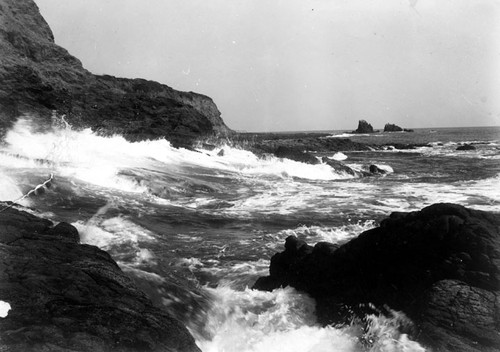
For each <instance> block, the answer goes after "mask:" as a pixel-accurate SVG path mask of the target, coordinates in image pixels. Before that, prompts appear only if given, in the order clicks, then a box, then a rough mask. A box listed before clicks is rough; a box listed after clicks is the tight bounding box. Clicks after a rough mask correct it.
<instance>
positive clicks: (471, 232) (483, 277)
mask: <svg viewBox="0 0 500 352" xmlns="http://www.w3.org/2000/svg"><path fill="white" fill-rule="evenodd" d="M287 285H290V286H293V287H295V288H297V289H299V290H302V291H305V292H308V293H309V294H310V295H312V296H313V297H314V298H315V299H316V301H317V313H318V318H319V319H320V320H321V321H322V322H323V323H325V324H330V323H342V322H345V321H346V319H350V318H351V317H352V312H355V314H356V315H358V316H363V315H364V314H365V313H366V310H365V308H363V307H369V305H363V304H368V303H371V304H374V305H375V306H376V307H379V308H380V309H383V307H384V306H388V307H390V308H392V309H396V310H400V311H403V312H405V313H406V314H407V315H408V316H409V317H410V318H411V319H412V320H413V321H414V323H415V325H416V328H415V330H413V331H412V337H413V338H415V339H417V340H418V341H419V342H421V343H423V344H424V345H426V346H430V347H432V348H434V350H436V351H450V352H451V351H454V352H455V351H463V352H465V351H491V352H493V351H498V350H499V348H500V334H499V331H500V215H499V214H492V213H487V212H482V211H477V210H471V209H467V208H464V207H462V206H459V205H454V204H435V205H432V206H429V207H427V208H424V209H422V210H421V211H418V212H411V213H392V214H391V216H390V217H389V218H387V219H385V220H383V221H382V222H381V224H380V226H379V227H377V228H374V229H372V230H368V231H365V232H363V233H362V234H360V235H359V236H358V237H357V238H355V239H353V240H351V241H349V242H348V243H346V244H344V245H341V246H339V245H336V244H330V243H326V242H320V243H318V244H316V245H315V246H314V247H312V246H309V245H307V244H306V243H305V242H303V241H300V240H298V239H297V238H296V237H293V236H290V237H289V238H287V240H286V243H285V251H284V252H281V253H278V254H276V255H274V256H273V257H272V259H271V266H270V275H269V276H267V277H263V278H260V279H259V280H258V281H257V282H256V284H255V286H254V287H255V288H258V289H264V290H271V289H274V288H277V287H280V286H287Z"/></svg>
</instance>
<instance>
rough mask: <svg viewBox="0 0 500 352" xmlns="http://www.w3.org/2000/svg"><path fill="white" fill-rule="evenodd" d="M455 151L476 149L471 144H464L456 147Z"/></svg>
mask: <svg viewBox="0 0 500 352" xmlns="http://www.w3.org/2000/svg"><path fill="white" fill-rule="evenodd" d="M456 150H476V147H474V146H473V145H472V144H464V145H461V146H458V147H457V149H456Z"/></svg>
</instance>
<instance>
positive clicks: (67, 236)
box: [0, 208, 199, 352]
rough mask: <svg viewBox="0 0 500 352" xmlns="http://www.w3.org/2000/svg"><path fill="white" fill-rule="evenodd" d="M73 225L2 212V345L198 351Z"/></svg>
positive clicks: (42, 348) (35, 348)
mask: <svg viewBox="0 0 500 352" xmlns="http://www.w3.org/2000/svg"><path fill="white" fill-rule="evenodd" d="M78 237H79V236H78V232H77V230H76V229H75V228H74V227H73V226H72V225H70V224H67V223H59V224H58V225H56V226H53V224H52V222H50V221H48V220H44V219H40V218H38V217H36V216H33V215H31V214H29V213H26V212H23V211H19V210H16V209H13V208H9V209H6V210H4V211H2V212H0V257H1V258H2V260H1V262H0V282H1V283H2V284H1V285H0V298H1V299H2V300H3V301H5V302H8V303H9V304H10V305H11V308H12V309H11V310H10V312H9V314H8V316H7V317H6V318H2V319H0V346H2V348H1V350H2V351H5V352H10V351H28V352H29V351H32V352H34V351H61V352H64V351H68V352H69V351H120V352H132V351H186V352H187V351H199V349H198V348H197V347H196V345H195V343H194V339H193V337H192V336H191V335H190V334H189V332H188V331H187V329H186V328H185V327H184V326H182V324H181V323H180V322H179V321H177V320H176V319H174V318H172V317H171V316H169V315H168V314H167V313H165V312H163V311H162V310H160V309H158V308H156V307H154V306H153V304H152V303H151V301H150V300H149V299H148V298H147V297H146V296H145V294H144V293H142V292H141V291H139V290H138V289H137V287H136V286H135V285H134V284H133V282H132V281H131V279H129V277H128V276H126V275H125V274H124V273H123V272H122V271H121V270H120V268H119V267H118V265H117V264H116V262H115V261H114V260H113V259H112V258H111V257H110V255H109V254H108V253H106V252H104V251H102V250H100V249H99V248H97V247H94V246H90V245H83V244H78V242H79V238H78Z"/></svg>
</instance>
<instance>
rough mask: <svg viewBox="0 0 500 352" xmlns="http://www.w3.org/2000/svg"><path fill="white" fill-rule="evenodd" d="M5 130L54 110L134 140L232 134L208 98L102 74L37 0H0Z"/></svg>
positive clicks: (183, 141) (78, 123)
mask: <svg viewBox="0 0 500 352" xmlns="http://www.w3.org/2000/svg"><path fill="white" fill-rule="evenodd" d="M0 53H1V55H0V82H2V84H1V85H0V120H1V122H0V124H1V125H0V128H2V129H3V130H4V131H5V129H6V128H8V127H9V126H10V125H11V124H12V123H13V121H15V119H16V118H18V117H19V116H22V115H30V116H32V117H34V118H36V119H38V120H40V122H41V125H43V123H44V122H45V121H47V119H48V118H50V117H51V116H52V114H53V113H55V114H57V115H65V116H66V120H67V121H68V122H69V123H71V124H72V125H73V126H74V127H91V128H92V129H93V130H95V131H98V132H100V133H103V134H112V133H120V134H123V135H124V136H126V137H127V138H128V139H130V140H142V139H154V138H161V137H165V138H167V139H169V140H171V141H172V142H173V143H174V144H176V145H187V144H189V143H190V142H192V141H194V140H196V139H198V138H200V137H203V136H212V135H217V134H228V133H230V132H231V131H230V130H229V128H227V126H226V125H225V124H224V122H223V121H222V119H221V117H220V112H219V110H218V109H217V106H216V105H215V104H214V102H213V101H212V99H210V98H209V97H207V96H204V95H201V94H197V93H192V92H189V93H188V92H180V91H176V90H174V89H172V88H170V87H168V86H166V85H163V84H160V83H157V82H153V81H146V80H143V79H125V78H116V77H112V76H107V75H104V76H99V75H94V74H92V73H90V72H89V71H87V70H86V69H84V68H83V66H82V64H81V62H80V61H79V60H78V59H77V58H75V57H73V56H72V55H70V54H69V53H68V52H67V51H66V50H65V49H64V48H61V47H60V46H58V45H56V44H55V42H54V36H53V34H52V31H51V29H50V28H49V26H48V24H47V23H46V22H45V20H44V19H43V17H42V16H41V15H40V12H39V10H38V7H37V6H36V4H35V3H34V2H33V1H32V0H0Z"/></svg>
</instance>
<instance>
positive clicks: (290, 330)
mask: <svg viewBox="0 0 500 352" xmlns="http://www.w3.org/2000/svg"><path fill="white" fill-rule="evenodd" d="M207 290H208V291H209V292H210V294H211V296H212V297H213V299H214V302H213V305H212V308H211V309H210V311H209V312H208V317H207V318H208V319H207V321H206V323H205V325H204V326H194V327H193V326H191V327H190V330H191V331H192V332H193V334H194V335H195V338H196V340H197V344H198V346H199V347H200V348H201V350H203V351H204V352H211V351H214V352H215V351H217V352H219V351H241V352H247V351H248V352H261V351H262V352H269V351H289V352H294V351H297V352H308V351H311V352H313V351H314V352H316V351H324V352H326V351H340V352H343V351H345V352H348V351H349V352H356V351H366V348H365V347H364V346H362V345H361V344H360V342H359V341H360V338H361V337H368V338H371V339H372V340H373V341H372V346H373V347H372V348H371V349H370V351H373V352H391V351H412V352H422V351H424V349H423V348H422V347H421V346H420V345H419V344H417V343H416V342H414V341H411V340H410V339H408V337H407V336H406V335H403V334H400V333H399V332H398V327H399V325H400V320H401V318H399V317H392V318H376V317H370V318H369V319H371V321H373V322H372V323H370V330H369V331H368V334H369V335H368V336H364V332H363V329H362V328H361V327H345V328H334V327H331V326H327V327H321V326H319V325H318V324H316V316H315V301H314V300H313V299H311V298H310V297H309V296H307V295H305V294H301V293H298V292H297V291H296V290H294V289H293V288H290V287H287V288H285V289H276V290H274V291H272V292H262V291H256V290H249V289H246V290H244V291H236V290H233V289H231V288H230V287H228V286H219V287H217V288H207Z"/></svg>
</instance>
